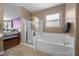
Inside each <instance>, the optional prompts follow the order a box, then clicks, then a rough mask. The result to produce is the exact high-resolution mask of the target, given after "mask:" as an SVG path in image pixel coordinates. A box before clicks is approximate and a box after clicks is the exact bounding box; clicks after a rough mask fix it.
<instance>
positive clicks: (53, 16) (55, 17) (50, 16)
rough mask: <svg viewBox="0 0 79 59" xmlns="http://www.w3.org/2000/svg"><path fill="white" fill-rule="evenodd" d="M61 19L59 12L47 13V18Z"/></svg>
mask: <svg viewBox="0 0 79 59" xmlns="http://www.w3.org/2000/svg"><path fill="white" fill-rule="evenodd" d="M58 19H59V13H56V14H52V15H47V16H46V20H47V21H48V20H58Z"/></svg>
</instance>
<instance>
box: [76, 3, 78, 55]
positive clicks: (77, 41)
mask: <svg viewBox="0 0 79 59" xmlns="http://www.w3.org/2000/svg"><path fill="white" fill-rule="evenodd" d="M76 55H77V56H79V4H77V5H76Z"/></svg>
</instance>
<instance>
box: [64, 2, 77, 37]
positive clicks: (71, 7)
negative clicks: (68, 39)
mask: <svg viewBox="0 0 79 59" xmlns="http://www.w3.org/2000/svg"><path fill="white" fill-rule="evenodd" d="M65 22H70V23H71V30H70V32H69V33H67V34H69V35H70V36H73V37H75V36H76V4H74V3H69V4H65Z"/></svg>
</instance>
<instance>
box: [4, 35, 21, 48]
mask: <svg viewBox="0 0 79 59" xmlns="http://www.w3.org/2000/svg"><path fill="white" fill-rule="evenodd" d="M15 35H17V37H13V38H9V39H4V40H3V46H4V50H6V49H9V48H11V47H14V46H16V45H18V44H20V34H15Z"/></svg>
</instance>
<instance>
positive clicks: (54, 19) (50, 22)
mask: <svg viewBox="0 0 79 59" xmlns="http://www.w3.org/2000/svg"><path fill="white" fill-rule="evenodd" d="M59 16H60V14H59V13H56V14H52V15H47V16H46V27H59V26H60V20H59V19H60V17H59Z"/></svg>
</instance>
